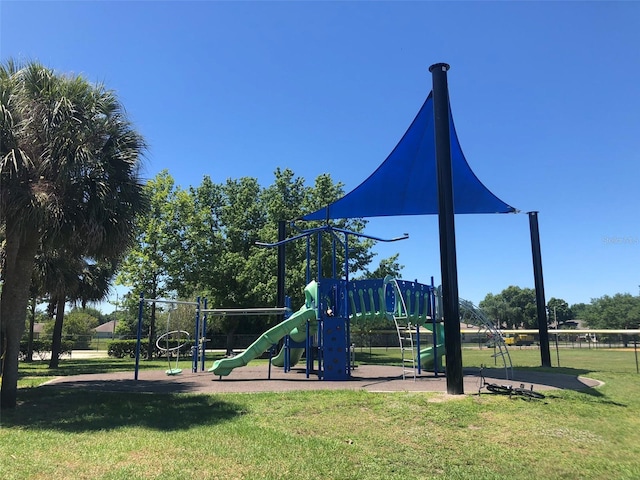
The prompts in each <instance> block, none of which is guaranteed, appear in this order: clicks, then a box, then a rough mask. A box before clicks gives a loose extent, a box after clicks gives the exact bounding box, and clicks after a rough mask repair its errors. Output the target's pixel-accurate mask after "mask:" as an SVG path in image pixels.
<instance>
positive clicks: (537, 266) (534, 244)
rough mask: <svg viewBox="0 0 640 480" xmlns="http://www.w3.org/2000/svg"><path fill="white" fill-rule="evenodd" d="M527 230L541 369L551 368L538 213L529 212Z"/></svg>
mask: <svg viewBox="0 0 640 480" xmlns="http://www.w3.org/2000/svg"><path fill="white" fill-rule="evenodd" d="M529 229H530V230H531V254H532V256H533V276H534V279H535V286H536V307H537V312H538V332H539V333H540V358H541V360H542V366H543V367H551V351H550V349H549V329H548V327H547V304H546V302H545V299H544V279H543V276H542V254H541V253H540V232H539V230H538V212H529Z"/></svg>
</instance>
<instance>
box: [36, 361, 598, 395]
mask: <svg viewBox="0 0 640 480" xmlns="http://www.w3.org/2000/svg"><path fill="white" fill-rule="evenodd" d="M484 374H485V378H486V380H487V381H488V382H493V383H500V384H507V385H508V384H511V385H514V386H519V385H520V384H521V383H524V384H525V385H526V386H527V387H529V385H533V388H534V390H537V391H545V390H553V389H571V390H584V389H588V388H593V387H597V386H598V385H600V382H598V381H597V380H593V379H590V378H585V377H576V376H572V375H564V374H556V373H540V372H529V371H518V370H514V371H513V376H514V379H513V380H504V378H505V371H504V369H485V371H484ZM267 377H268V367H267V366H266V365H258V366H247V367H243V368H238V369H235V370H234V371H233V372H232V373H231V374H230V375H229V376H227V377H222V378H221V379H220V378H218V377H217V376H215V375H213V374H212V373H209V372H197V373H192V372H189V371H184V372H183V373H182V374H180V375H175V376H167V375H166V374H165V372H164V371H162V370H142V371H140V372H139V375H138V380H137V381H136V380H134V374H133V372H118V373H109V374H90V375H77V376H70V377H59V378H56V379H54V380H51V381H49V382H47V383H46V384H44V385H43V387H45V388H49V387H65V388H81V389H90V390H102V391H112V392H137V393H208V394H212V393H258V392H289V391H296V390H367V391H370V392H402V391H408V392H442V393H446V392H447V384H446V378H445V376H444V375H440V376H438V377H435V376H434V374H433V373H432V372H431V373H423V374H422V375H420V376H418V377H417V378H416V380H415V381H414V379H413V377H410V378H406V379H404V380H403V379H402V368H401V367H393V366H378V365H361V366H359V367H357V368H355V369H354V370H353V372H352V377H351V379H350V380H343V381H320V380H318V378H317V377H316V376H313V375H312V376H311V377H310V378H306V374H305V371H304V369H295V368H294V369H292V370H291V372H289V373H284V372H283V371H282V369H279V368H272V370H271V379H268V378H267ZM479 387H480V377H479V375H478V370H477V369H469V370H465V375H464V392H465V393H466V394H474V393H478V388H479Z"/></svg>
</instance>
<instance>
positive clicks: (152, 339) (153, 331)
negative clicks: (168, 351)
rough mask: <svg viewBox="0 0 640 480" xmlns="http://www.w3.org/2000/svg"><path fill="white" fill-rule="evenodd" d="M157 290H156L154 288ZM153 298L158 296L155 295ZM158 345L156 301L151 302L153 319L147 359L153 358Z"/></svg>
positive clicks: (150, 326)
mask: <svg viewBox="0 0 640 480" xmlns="http://www.w3.org/2000/svg"><path fill="white" fill-rule="evenodd" d="M154 292H155V290H154ZM153 298H156V297H155V295H154V297H153ZM155 345H156V302H153V303H152V304H151V320H149V343H148V345H147V360H153V351H154V350H155V348H154V347H155Z"/></svg>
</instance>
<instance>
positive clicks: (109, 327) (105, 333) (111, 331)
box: [93, 320, 117, 338]
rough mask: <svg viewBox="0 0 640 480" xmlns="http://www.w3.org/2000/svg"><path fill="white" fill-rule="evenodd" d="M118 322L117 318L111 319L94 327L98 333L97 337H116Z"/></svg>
mask: <svg viewBox="0 0 640 480" xmlns="http://www.w3.org/2000/svg"><path fill="white" fill-rule="evenodd" d="M116 323H117V321H116V320H111V321H109V322H107V323H103V324H102V325H99V326H97V327H96V328H94V329H93V331H94V332H95V333H96V338H114V335H115V331H116Z"/></svg>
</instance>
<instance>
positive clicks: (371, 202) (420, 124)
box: [302, 93, 517, 220]
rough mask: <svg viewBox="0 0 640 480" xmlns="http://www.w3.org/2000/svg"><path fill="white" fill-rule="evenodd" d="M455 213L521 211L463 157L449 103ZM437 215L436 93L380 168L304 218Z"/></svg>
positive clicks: (424, 105)
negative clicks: (484, 181) (485, 182)
mask: <svg viewBox="0 0 640 480" xmlns="http://www.w3.org/2000/svg"><path fill="white" fill-rule="evenodd" d="M449 124H450V135H451V167H452V175H453V203H454V212H455V213H512V212H516V211H517V210H516V209H515V208H513V207H512V206H510V205H508V204H506V203H505V202H503V201H502V200H500V199H499V198H498V197H496V196H495V195H494V194H493V193H491V192H490V191H489V189H487V187H485V186H484V185H483V184H482V182H480V180H478V177H476V176H475V174H474V173H473V171H472V170H471V168H470V167H469V164H468V163H467V160H466V159H465V158H464V154H463V153H462V149H461V148H460V142H459V141H458V135H457V134H456V130H455V127H454V125H453V117H452V115H451V107H449ZM437 213H438V186H437V174H436V150H435V129H434V117H433V95H432V93H430V94H429V96H428V97H427V100H426V101H425V102H424V104H423V105H422V108H421V109H420V111H419V112H418V115H417V116H416V118H415V119H414V120H413V123H412V124H411V126H410V127H409V129H408V130H407V132H406V133H405V134H404V136H403V137H402V139H401V140H400V142H399V143H398V145H396V148H394V149H393V151H392V152H391V154H390V155H389V156H388V157H387V159H386V160H385V161H384V162H383V163H382V164H381V165H380V166H379V167H378V169H377V170H376V171H375V172H373V173H372V174H371V176H369V178H367V179H366V180H365V181H364V182H362V183H361V184H360V185H359V186H358V187H356V188H355V189H354V190H352V191H351V192H349V193H348V194H347V195H345V196H344V197H342V198H340V199H339V200H336V201H335V202H333V203H332V204H330V205H327V206H326V207H324V208H321V209H320V210H318V211H316V212H313V213H310V214H308V215H305V216H304V217H302V219H303V220H329V219H336V218H364V217H388V216H399V215H435V214H437Z"/></svg>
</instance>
